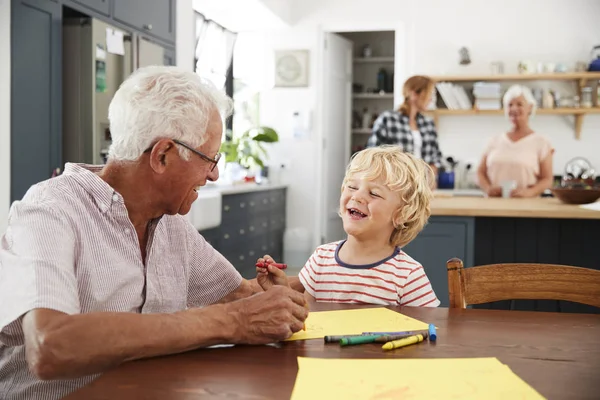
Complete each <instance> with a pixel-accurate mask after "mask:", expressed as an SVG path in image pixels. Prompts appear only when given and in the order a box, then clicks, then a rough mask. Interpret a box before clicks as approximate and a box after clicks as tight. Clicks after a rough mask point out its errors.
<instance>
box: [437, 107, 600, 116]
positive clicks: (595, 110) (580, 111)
mask: <svg viewBox="0 0 600 400" xmlns="http://www.w3.org/2000/svg"><path fill="white" fill-rule="evenodd" d="M427 113H431V114H437V115H504V110H476V109H472V110H448V109H445V108H439V109H437V110H428V111H427ZM535 113H536V114H538V115H584V114H600V107H592V108H538V109H537V110H536V111H535Z"/></svg>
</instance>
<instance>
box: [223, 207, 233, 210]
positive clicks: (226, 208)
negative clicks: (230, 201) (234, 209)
mask: <svg viewBox="0 0 600 400" xmlns="http://www.w3.org/2000/svg"><path fill="white" fill-rule="evenodd" d="M230 208H231V207H229V206H224V207H223V210H225V211H229V209H230Z"/></svg>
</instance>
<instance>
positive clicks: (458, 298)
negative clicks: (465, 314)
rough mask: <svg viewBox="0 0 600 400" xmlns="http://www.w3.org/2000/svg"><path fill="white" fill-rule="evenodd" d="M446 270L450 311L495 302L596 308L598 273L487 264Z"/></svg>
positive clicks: (453, 264)
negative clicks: (566, 303)
mask: <svg viewBox="0 0 600 400" xmlns="http://www.w3.org/2000/svg"><path fill="white" fill-rule="evenodd" d="M446 267H447V268H448V293H449V297H450V308H466V307H467V305H469V304H481V303H489V302H492V301H499V300H566V301H572V302H575V303H582V304H587V305H590V306H594V307H600V271H597V270H593V269H588V268H580V267H571V266H566V265H552V264H490V265H483V266H478V267H471V268H464V267H463V262H462V260H460V259H458V258H452V259H450V260H448V262H447V263H446Z"/></svg>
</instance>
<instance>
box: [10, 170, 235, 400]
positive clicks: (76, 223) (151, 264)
mask: <svg viewBox="0 0 600 400" xmlns="http://www.w3.org/2000/svg"><path fill="white" fill-rule="evenodd" d="M97 170H98V167H95V168H94V167H92V166H81V165H75V164H67V165H66V168H65V173H64V174H63V175H61V176H59V177H56V178H52V179H50V180H47V181H44V182H41V183H39V184H37V185H35V186H33V187H32V188H31V189H29V191H28V192H27V193H26V194H25V197H24V198H23V200H22V201H17V202H15V203H14V204H13V205H12V207H11V210H10V214H9V221H8V229H7V231H6V234H5V235H4V236H3V237H2V238H1V239H0V399H2V400H26V399H44V400H52V399H60V398H62V397H64V396H66V395H67V394H69V393H70V392H72V391H74V390H76V389H78V388H80V387H82V386H84V385H86V384H88V383H90V382H91V381H92V380H93V379H95V378H96V377H97V376H98V375H90V376H86V377H82V378H78V379H69V380H54V381H41V380H39V379H37V378H36V377H35V376H34V375H33V374H32V373H31V372H30V371H29V369H28V368H27V362H26V359H25V346H24V345H23V342H24V339H23V330H22V328H21V321H22V318H23V315H25V314H26V313H27V312H28V311H30V310H32V309H34V308H49V309H53V310H57V311H61V312H64V313H67V314H77V313H82V314H83V313H91V312H101V311H111V312H129V313H170V312H175V311H180V310H184V309H185V308H187V307H201V306H205V305H209V304H212V303H215V302H217V301H219V300H220V299H222V298H223V297H224V296H225V295H227V294H228V293H230V292H231V291H233V290H234V289H236V288H237V287H238V286H239V285H240V283H241V281H242V277H241V276H240V274H239V273H238V272H237V271H236V270H235V268H234V267H233V266H232V265H231V263H229V262H228V261H227V260H226V259H225V258H224V257H223V256H222V255H221V254H219V253H218V252H217V251H216V250H215V249H213V248H212V247H211V246H210V244H208V243H207V242H206V241H205V240H204V238H203V237H202V236H201V235H199V234H198V232H197V231H196V230H195V229H194V227H193V226H192V225H191V224H190V223H189V221H188V220H187V219H186V218H185V217H182V216H180V215H175V216H172V215H165V216H163V217H162V218H161V219H160V220H155V221H154V222H153V224H152V227H151V231H152V232H153V233H152V236H151V238H150V240H149V244H148V247H147V257H146V262H145V263H143V262H142V258H141V253H140V248H139V244H138V238H137V235H136V233H135V229H134V227H133V224H132V223H131V221H130V219H129V217H128V213H127V209H126V208H125V204H124V201H123V197H122V196H121V195H120V194H119V193H117V192H115V191H114V190H113V189H112V188H111V187H110V186H109V185H108V184H107V183H106V182H105V181H103V180H102V179H100V177H99V176H98V175H96V174H95V173H94V172H96V171H97ZM92 329H93V327H92Z"/></svg>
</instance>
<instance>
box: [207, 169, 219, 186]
mask: <svg viewBox="0 0 600 400" xmlns="http://www.w3.org/2000/svg"><path fill="white" fill-rule="evenodd" d="M206 179H208V180H209V181H211V182H216V181H217V179H219V167H218V166H215V169H213V170H212V171H209V173H208V175H207V176H206Z"/></svg>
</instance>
